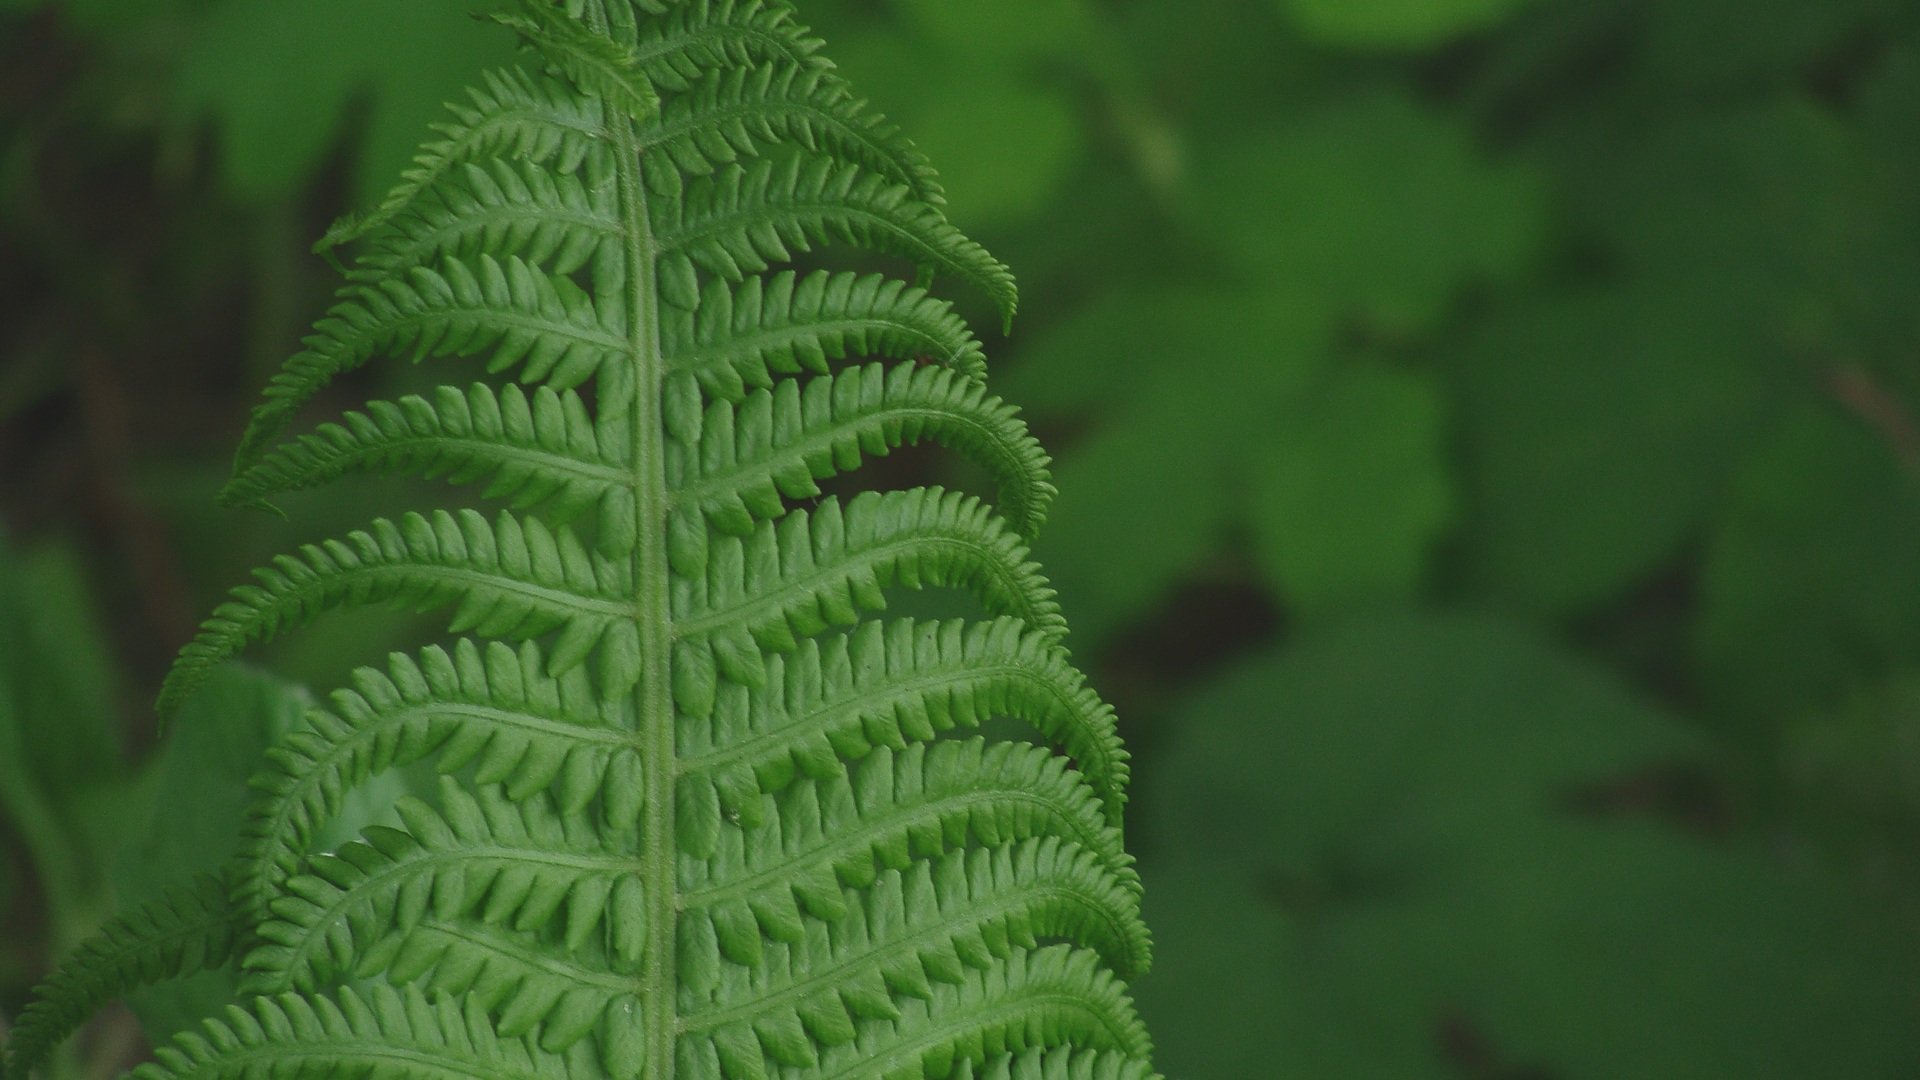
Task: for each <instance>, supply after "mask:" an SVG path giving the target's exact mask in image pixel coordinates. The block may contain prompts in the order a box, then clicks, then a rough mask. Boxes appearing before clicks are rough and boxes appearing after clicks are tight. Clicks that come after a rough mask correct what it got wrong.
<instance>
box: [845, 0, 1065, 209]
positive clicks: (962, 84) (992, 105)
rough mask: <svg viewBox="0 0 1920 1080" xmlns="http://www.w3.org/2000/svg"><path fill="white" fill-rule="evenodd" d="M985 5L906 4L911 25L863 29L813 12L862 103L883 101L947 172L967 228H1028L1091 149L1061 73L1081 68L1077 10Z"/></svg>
mask: <svg viewBox="0 0 1920 1080" xmlns="http://www.w3.org/2000/svg"><path fill="white" fill-rule="evenodd" d="M825 6H826V5H815V7H816V8H822V7H825ZM979 6H980V5H976V4H960V5H956V4H946V3H940V4H936V3H928V2H924V0H906V2H901V3H897V4H894V5H892V7H893V8H894V10H895V11H896V13H897V14H898V15H899V17H900V23H901V24H902V25H898V26H884V25H883V26H880V27H878V28H866V29H856V28H857V27H860V26H861V21H860V20H859V19H856V18H853V17H851V13H848V14H847V15H844V16H842V17H841V18H839V19H833V18H831V17H827V18H825V19H824V20H823V19H822V18H819V17H816V16H815V15H814V13H813V11H814V9H812V8H810V9H808V12H807V15H808V18H809V19H811V20H813V21H814V22H816V23H822V22H824V23H825V24H826V25H823V26H822V30H823V32H824V31H825V30H826V29H827V27H828V26H831V28H832V31H833V32H832V36H831V38H830V41H831V42H832V45H833V52H834V56H835V64H836V66H838V67H839V68H840V70H841V71H842V73H843V74H845V75H846V77H847V78H848V79H849V80H850V81H851V82H852V83H853V86H854V89H855V90H856V91H857V92H858V93H859V94H860V96H862V97H865V98H868V99H871V100H874V101H884V102H886V103H887V116H888V119H889V120H891V121H893V122H894V123H896V124H899V125H900V126H901V127H902V128H903V129H905V130H908V131H912V132H913V133H914V142H915V143H916V144H918V145H919V147H920V148H921V149H922V150H923V151H925V152H926V154H927V156H928V157H930V158H932V159H933V160H935V161H938V162H940V182H941V185H942V186H943V187H945V188H946V189H947V190H948V192H949V193H950V195H949V198H950V199H952V200H953V206H952V214H953V217H954V220H955V221H956V222H957V223H959V224H961V225H963V226H965V225H975V226H977V225H979V224H981V223H990V224H997V223H1002V222H1005V221H1007V220H1009V219H1021V218H1027V217H1030V216H1031V215H1032V214H1033V212H1034V211H1035V209H1037V208H1038V207H1039V206H1040V205H1042V204H1043V203H1045V202H1046V201H1047V200H1049V199H1050V198H1052V197H1053V196H1054V195H1056V194H1057V193H1058V192H1059V190H1060V187H1061V185H1062V184H1063V183H1064V182H1065V181H1066V178H1067V174H1068V171H1069V170H1070V169H1072V167H1073V165H1074V163H1075V161H1076V160H1077V159H1078V158H1079V157H1080V155H1081V153H1082V152H1083V150H1084V131H1083V129H1082V126H1081V124H1080V122H1079V119H1078V117H1077V115H1076V111H1075V107H1074V103H1073V99H1072V96H1071V94H1070V93H1069V90H1070V87H1069V86H1068V85H1066V84H1065V83H1064V82H1063V81H1062V79H1061V78H1060V75H1059V73H1058V70H1057V69H1059V68H1060V67H1062V66H1063V65H1066V66H1069V67H1070V66H1071V65H1073V64H1074V63H1075V61H1076V52H1077V50H1076V49H1075V47H1074V45H1075V42H1076V40H1077V37H1078V34H1079V32H1080V28H1081V17H1082V16H1081V13H1080V11H1079V9H1078V3H1077V0H1075V2H1072V3H1070V2H1069V0H1036V2H1035V3H1031V4H1018V5H1015V4H1011V3H1008V2H1007V0H996V3H993V4H989V5H986V6H987V7H988V8H990V9H993V10H989V11H981V10H976V9H977V8H978V7H979ZM994 11H1004V12H1005V13H1006V16H1007V17H1006V18H1004V19H995V18H993V17H992V16H993V14H994ZM868 21H869V22H871V20H870V19H869V20H868ZM1042 60H1044V61H1046V63H1045V64H1041V63H1039V61H1042ZM1048 68H1052V69H1055V70H1054V71H1053V72H1052V73H1051V74H1050V73H1049V71H1048Z"/></svg>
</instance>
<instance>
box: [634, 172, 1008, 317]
mask: <svg viewBox="0 0 1920 1080" xmlns="http://www.w3.org/2000/svg"><path fill="white" fill-rule="evenodd" d="M653 228H654V236H655V239H656V242H657V243H658V244H659V245H660V250H661V257H662V258H664V259H674V258H685V259H691V260H692V262H693V264H694V265H695V266H696V267H698V268H699V269H701V270H703V271H706V272H708V273H711V274H715V275H717V276H719V277H720V278H721V279H722V280H724V281H728V282H738V281H741V280H743V279H745V278H746V277H747V275H749V274H757V273H759V272H761V271H763V270H767V269H769V268H770V267H772V266H774V265H776V264H780V263H786V262H790V261H792V259H793V254H794V252H796V251H810V250H812V249H813V247H814V246H815V245H819V244H828V243H836V242H837V243H844V244H850V245H854V246H858V247H866V248H870V249H872V250H874V251H877V252H881V253H883V254H889V255H899V256H901V257H904V258H907V259H910V260H911V261H912V262H913V263H914V264H915V265H917V266H920V267H922V268H924V269H925V270H926V271H927V272H929V273H931V272H944V273H949V274H953V275H954V276H956V277H958V278H960V279H961V280H963V281H966V282H967V283H969V284H970V285H973V286H974V287H975V288H978V289H979V290H980V291H981V292H983V293H985V294H986V295H987V296H988V297H990V298H992V300H993V302H994V303H995V305H997V306H998V307H999V309H1000V311H1001V313H1002V314H1003V315H1005V316H1006V317H1008V318H1011V317H1012V315H1013V309H1014V307H1015V305H1016V303H1017V297H1016V294H1015V290H1014V286H1013V277H1012V275H1011V274H1009V273H1008V271H1007V268H1006V267H1005V266H1004V265H1002V264H1001V263H1000V262H999V261H998V260H996V259H994V258H993V256H991V255H989V254H987V250H986V249H985V248H983V247H981V246H980V245H979V244H977V243H974V242H973V241H972V240H969V239H967V238H966V236H965V235H964V234H962V233H961V232H960V231H959V230H958V229H956V228H954V227H953V226H952V225H950V224H948V223H947V220H946V218H945V217H944V216H943V215H942V214H941V213H940V211H939V210H937V209H935V208H934V207H932V206H930V205H929V204H927V203H925V202H922V201H920V200H918V199H916V198H914V196H913V193H912V191H911V190H910V189H908V188H906V187H904V186H902V185H898V184H894V183H892V182H890V181H889V180H888V179H887V178H886V177H884V176H877V175H874V174H872V173H869V172H867V171H866V170H865V169H864V168H862V167H861V166H859V165H853V164H846V163H842V162H837V161H835V160H834V159H832V158H828V157H819V156H812V155H793V156H790V157H787V158H786V159H784V160H781V161H767V160H763V161H758V162H755V163H754V164H753V165H751V166H747V167H742V166H738V165H730V166H727V167H725V168H722V169H721V170H719V171H718V172H717V173H715V174H714V175H713V176H712V177H710V178H706V179H702V180H700V181H699V182H698V183H689V184H688V185H687V188H686V192H685V194H684V195H683V197H682V198H681V199H679V200H672V201H667V200H663V201H662V202H661V204H659V205H658V209H657V211H656V213H655V220H654V226H653Z"/></svg>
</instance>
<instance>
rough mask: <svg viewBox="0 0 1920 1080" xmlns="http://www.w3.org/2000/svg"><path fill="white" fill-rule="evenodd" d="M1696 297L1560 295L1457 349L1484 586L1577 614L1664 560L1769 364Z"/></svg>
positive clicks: (1750, 417) (1771, 382)
mask: <svg viewBox="0 0 1920 1080" xmlns="http://www.w3.org/2000/svg"><path fill="white" fill-rule="evenodd" d="M1735 318H1736V317H1735V316H1734V315H1732V314H1721V313H1718V312H1716V311H1715V310H1714V309H1713V307H1712V305H1711V300H1710V298H1702V297H1697V296H1692V295H1688V294H1684V293H1681V294H1674V293H1665V292H1656V291H1654V290H1652V289H1644V290H1633V291H1617V292H1606V293H1591V292H1590V293H1586V294H1584V295H1583V294H1567V295H1564V296H1555V297H1550V298H1541V299H1539V300H1536V301H1534V302H1532V303H1528V304H1525V305H1520V306H1516V307H1514V308H1512V309H1511V310H1509V311H1508V312H1507V313H1506V315H1505V317H1504V318H1502V319H1500V320H1499V321H1497V322H1495V323H1493V324H1491V325H1489V326H1487V327H1485V328H1484V329H1483V330H1482V331H1481V332H1480V333H1478V334H1477V335H1475V336H1474V337H1473V338H1472V339H1471V340H1469V341H1468V342H1467V343H1466V344H1465V345H1464V347H1463V348H1462V349H1461V350H1460V353H1459V356H1458V361H1457V364H1458V368H1457V377H1458V383H1457V387H1456V393H1457V394H1458V401H1459V408H1460V419H1461V430H1462V431H1463V433H1464V436H1465V440H1466V447H1465V456H1466V467H1467V483H1468V487H1469V491H1470V495H1471V499H1472V505H1473V511H1472V528H1471V531H1472V533H1473V537H1472V539H1473V545H1472V551H1471V565H1472V568H1473V571H1474V574H1475V577H1476V578H1477V580H1478V582H1479V583H1480V584H1481V585H1482V587H1484V588H1485V589H1486V590H1487V591H1488V592H1489V593H1491V595H1492V596H1494V597H1496V598H1498V599H1500V600H1502V601H1504V602H1506V603H1510V604H1514V605H1517V606H1520V607H1522V608H1524V609H1526V610H1530V611H1538V612H1542V613H1545V614H1554V615H1558V614H1566V613H1572V612H1577V611H1581V610H1583V609H1586V608H1588V607H1590V606H1592V605H1594V604H1597V603H1600V602H1602V601H1604V600H1606V599H1608V598H1610V597H1612V596H1614V595H1615V594H1616V593H1618V592H1619V591H1620V590H1622V589H1624V588H1626V587H1627V586H1629V585H1630V584H1632V583H1633V582H1635V581H1637V580H1638V579H1640V578H1641V577H1642V576H1643V575H1645V574H1647V573H1649V572H1650V571H1652V570H1654V569H1655V568H1657V567H1658V566H1659V565H1660V564H1661V563H1662V562H1663V561H1665V560H1667V559H1670V558H1672V557H1674V556H1675V555H1676V554H1677V553H1678V552H1679V551H1680V549H1681V546H1682V544H1683V543H1685V541H1686V540H1687V539H1688V538H1689V537H1690V536H1691V535H1693V533H1694V532H1695V531H1696V530H1697V529H1698V528H1699V527H1700V526H1701V525H1702V524H1703V522H1704V521H1705V519H1706V518H1707V515H1708V513H1709V511H1710V510H1711V509H1712V507H1713V505H1714V504H1715V502H1716V501H1717V500H1718V498H1719V497H1720V494H1721V492H1722V490H1723V488H1724V486H1725V484H1726V482H1727V481H1728V480H1729V479H1730V477H1731V475H1732V472H1733V470H1734V469H1735V468H1736V467H1737V465H1738V463H1739V461H1740V458H1741V456H1742V455H1743V454H1744V453H1745V452H1746V451H1747V450H1748V449H1749V448H1750V447H1751V446H1753V445H1754V444H1755V442H1756V441H1757V439H1758V438H1759V437H1760V435H1761V433H1762V431H1763V427H1762V425H1763V423H1764V421H1765V419H1766V418H1767V416H1768V415H1769V414H1770V412H1771V410H1772V409H1773V407H1774V402H1775V400H1776V398H1777V395H1778V392H1779V390H1780V389H1781V387H1782V385H1783V383H1784V372H1783V371H1782V370H1780V369H1779V368H1777V367H1775V366H1774V365H1777V364H1778V361H1777V359H1776V358H1775V357H1774V356H1773V355H1772V354H1769V353H1767V352H1765V351H1764V350H1763V349H1762V347H1761V345H1760V344H1759V343H1758V342H1757V341H1755V340H1754V338H1753V336H1752V335H1751V333H1750V331H1751V327H1750V326H1743V325H1740V324H1738V323H1737V322H1736V321H1735Z"/></svg>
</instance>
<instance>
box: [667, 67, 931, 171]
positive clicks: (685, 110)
mask: <svg viewBox="0 0 1920 1080" xmlns="http://www.w3.org/2000/svg"><path fill="white" fill-rule="evenodd" d="M644 137H645V140H646V143H645V146H646V149H647V150H651V151H656V152H659V153H663V154H665V155H666V156H667V157H668V158H669V159H670V160H671V161H672V162H673V164H674V166H675V167H676V168H678V169H679V170H680V171H682V172H684V173H687V174H690V175H694V176H704V175H706V174H708V173H711V172H712V171H713V170H714V169H715V168H716V167H718V166H720V165H724V164H729V163H732V162H734V161H737V160H739V159H740V158H742V157H756V156H759V155H760V154H761V153H762V152H763V151H764V150H766V149H768V148H770V147H774V146H777V145H779V144H780V143H782V142H786V143H797V144H799V145H800V146H803V147H805V148H806V149H807V150H810V151H814V152H816V153H827V154H830V155H832V156H833V157H835V158H838V159H841V160H844V161H850V162H854V163H856V164H859V165H862V166H864V167H865V168H866V169H867V170H868V171H870V172H872V173H874V174H875V175H878V176H883V177H886V178H887V179H888V180H891V181H892V182H894V183H897V184H903V185H905V186H906V187H907V188H908V189H910V190H911V191H912V193H913V196H914V198H916V199H918V200H920V201H921V202H923V203H926V204H928V205H930V206H944V205H945V204H946V197H945V194H944V193H943V192H942V190H941V188H940V183H939V180H938V178H937V177H936V176H935V175H934V172H933V166H932V165H930V164H929V163H928V162H927V159H926V155H924V154H922V153H920V152H919V151H918V150H917V149H915V148H914V146H913V144H912V143H910V142H908V141H907V140H906V139H905V138H903V137H901V135H900V133H899V129H898V128H896V127H894V126H893V125H892V124H889V123H887V122H886V121H885V120H884V119H883V118H881V117H880V116H878V115H877V114H874V113H871V112H868V111H867V109H866V105H865V103H864V102H862V101H860V100H859V99H858V98H856V97H854V95H853V92H852V90H851V89H849V88H848V87H847V85H846V83H845V82H844V81H843V80H841V79H840V78H839V77H838V76H836V75H835V74H833V73H832V72H831V71H829V70H828V69H826V68H823V67H818V66H807V65H802V64H781V63H772V64H760V65H757V66H754V67H739V68H730V69H724V70H721V71H718V72H715V73H713V74H711V75H709V76H708V77H706V78H703V79H702V80H701V81H700V82H699V83H697V84H695V85H693V86H692V87H690V88H689V91H688V93H687V94H686V95H684V96H682V97H678V98H675V99H671V100H669V101H668V102H666V103H665V106H664V108H663V109H662V111H661V115H660V119H659V121H658V122H657V123H656V124H654V125H652V126H651V127H650V129H649V130H647V131H646V132H645V133H644Z"/></svg>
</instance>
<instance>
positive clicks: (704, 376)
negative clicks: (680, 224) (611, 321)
mask: <svg viewBox="0 0 1920 1080" xmlns="http://www.w3.org/2000/svg"><path fill="white" fill-rule="evenodd" d="M660 345H661V351H662V352H663V353H664V354H665V358H666V361H667V363H668V364H669V365H670V366H671V367H673V368H676V369H680V370H687V371H691V372H693V373H694V375H695V376H697V377H698V378H699V380H700V384H701V385H702V386H703V387H705V388H706V389H707V391H708V392H709V393H712V394H714V395H715V396H717V397H721V398H727V399H736V398H738V397H740V396H741V394H742V393H743V392H744V388H745V387H748V386H753V387H765V386H771V385H772V384H773V380H774V377H775V376H777V375H795V374H799V373H801V372H814V373H816V374H826V373H827V371H828V367H827V363H828V361H829V360H839V359H844V358H846V357H850V356H884V357H890V358H892V359H895V360H915V361H919V360H926V361H930V362H933V363H937V364H942V365H945V366H947V367H951V368H953V369H955V370H956V371H959V372H961V373H962V374H965V375H968V376H971V377H973V378H984V377H985V375H986V359H985V357H984V356H983V355H982V353H981V350H980V343H979V341H977V340H976V339H975V338H974V336H973V332H972V331H971V330H969V329H968V328H967V325H966V323H965V322H963V321H962V320H961V319H960V317H959V316H957V315H955V314H954V313H953V306H952V305H951V304H948V303H946V302H944V301H941V300H936V299H934V298H933V297H932V296H930V295H929V294H928V293H927V292H926V290H924V289H919V288H915V287H913V286H910V285H907V284H905V283H904V282H899V281H894V280H892V279H890V278H886V277H882V276H880V275H878V274H870V275H858V274H833V273H828V272H826V271H816V272H814V273H810V274H807V275H806V276H804V277H801V276H799V275H796V274H794V273H792V272H791V271H781V272H779V273H776V274H771V275H768V276H764V277H754V278H748V279H747V280H746V281H744V282H741V283H740V284H738V285H733V286H729V285H727V284H726V283H724V282H715V283H713V284H711V285H709V286H708V287H707V288H706V289H704V290H703V291H702V292H701V294H700V302H699V304H698V306H697V307H696V308H695V309H694V310H692V311H677V310H673V309H668V310H667V311H664V312H662V313H661V319H660Z"/></svg>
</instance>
